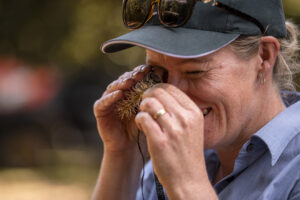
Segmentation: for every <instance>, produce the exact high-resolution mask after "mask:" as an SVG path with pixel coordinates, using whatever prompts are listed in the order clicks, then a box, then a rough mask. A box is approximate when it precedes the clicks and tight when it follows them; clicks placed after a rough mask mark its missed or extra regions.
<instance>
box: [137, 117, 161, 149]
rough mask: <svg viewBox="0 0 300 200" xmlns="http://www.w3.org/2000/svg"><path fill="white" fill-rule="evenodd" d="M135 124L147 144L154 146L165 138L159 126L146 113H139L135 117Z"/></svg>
mask: <svg viewBox="0 0 300 200" xmlns="http://www.w3.org/2000/svg"><path fill="white" fill-rule="evenodd" d="M135 122H136V124H137V126H138V128H139V129H140V130H142V131H143V132H144V133H145V135H146V137H147V140H148V144H149V142H150V144H155V143H157V142H158V141H160V140H161V139H162V138H164V137H165V135H164V133H163V132H162V130H161V128H160V126H159V125H158V124H157V123H156V121H155V120H154V119H153V118H152V117H151V116H150V114H149V113H147V112H139V113H138V114H137V115H136V117H135Z"/></svg>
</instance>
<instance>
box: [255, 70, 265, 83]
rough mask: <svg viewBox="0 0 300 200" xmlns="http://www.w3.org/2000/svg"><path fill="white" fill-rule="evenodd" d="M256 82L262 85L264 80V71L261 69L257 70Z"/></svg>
mask: <svg viewBox="0 0 300 200" xmlns="http://www.w3.org/2000/svg"><path fill="white" fill-rule="evenodd" d="M257 79H258V82H259V83H260V85H264V84H265V82H266V78H265V76H264V73H263V72H262V71H260V72H258V76H257Z"/></svg>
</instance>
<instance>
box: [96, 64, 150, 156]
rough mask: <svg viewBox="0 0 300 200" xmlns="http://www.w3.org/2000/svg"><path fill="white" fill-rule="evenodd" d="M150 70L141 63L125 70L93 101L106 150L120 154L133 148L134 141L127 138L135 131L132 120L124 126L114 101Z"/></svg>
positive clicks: (119, 98) (121, 96) (120, 97)
mask: <svg viewBox="0 0 300 200" xmlns="http://www.w3.org/2000/svg"><path fill="white" fill-rule="evenodd" d="M150 70H151V68H150V67H148V66H146V65H141V66H138V67H136V68H135V69H134V70H133V71H131V72H126V73H125V74H123V75H122V76H120V77H119V78H118V79H117V80H115V81H113V82H112V83H111V84H110V85H108V87H107V89H106V91H105V92H104V93H103V95H102V97H101V98H100V99H99V100H97V101H96V102H95V104H94V114H95V117H96V120H97V127H98V131H99V134H100V137H101V139H102V141H103V143H104V149H105V151H106V152H107V151H108V152H111V153H117V154H118V153H121V154H122V153H124V152H126V151H131V150H133V149H134V148H135V146H136V143H135V142H134V141H131V140H129V137H128V134H129V132H131V131H137V128H136V125H135V122H134V120H132V121H131V122H130V124H129V125H128V126H127V127H124V124H122V121H121V120H120V118H119V116H118V115H117V114H116V112H115V110H114V109H115V105H116V102H118V101H119V100H121V99H122V98H123V97H124V96H123V95H124V91H127V90H129V89H130V88H131V87H132V86H133V85H134V84H135V83H136V82H138V81H140V80H142V79H143V77H144V76H145V74H147V73H148V72H149V71H150Z"/></svg>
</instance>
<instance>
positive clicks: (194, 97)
mask: <svg viewBox="0 0 300 200" xmlns="http://www.w3.org/2000/svg"><path fill="white" fill-rule="evenodd" d="M137 2H138V1H137ZM137 2H135V3H137ZM145 2H146V1H145ZM168 2H170V1H161V2H160V7H159V13H158V15H154V16H153V17H152V18H151V20H150V21H148V22H147V20H146V18H145V20H139V19H135V18H134V16H135V15H137V13H134V12H135V10H134V9H132V5H131V3H132V1H124V5H123V8H124V10H123V13H124V16H123V20H124V22H125V24H126V25H127V26H129V27H130V28H134V29H137V28H139V29H137V30H135V31H132V32H130V33H129V34H127V35H124V36H121V37H119V38H117V39H113V40H111V41H108V42H107V43H105V44H104V45H103V48H102V49H103V51H104V52H114V51H118V50H122V49H124V48H128V47H130V46H133V45H138V46H142V47H144V48H146V64H147V67H137V68H135V69H134V70H133V71H132V72H128V73H125V74H124V75H122V76H121V77H120V78H119V79H118V80H116V81H114V82H113V83H111V84H110V85H109V86H108V88H107V90H106V91H105V92H104V94H103V95H102V97H101V98H100V99H99V100H98V101H97V102H96V103H95V107H94V113H95V116H96V119H97V124H98V129H99V133H100V136H101V138H102V140H103V143H104V156H103V161H102V165H101V170H100V175H99V179H98V183H97V185H96V188H95V192H94V196H93V198H94V199H134V198H137V199H143V198H144V199H157V196H156V189H155V181H154V175H153V172H155V174H156V175H157V177H158V180H159V181H160V182H161V184H162V186H163V187H164V189H165V195H166V196H167V197H168V198H169V199H272V200H273V199H300V171H299V165H300V154H299V153H300V146H299V144H300V116H299V114H298V113H299V112H300V103H295V104H294V105H291V106H290V107H288V108H286V105H285V104H284V102H283V100H282V98H281V96H280V90H282V89H294V88H293V84H292V70H294V69H299V65H298V64H297V63H296V62H295V56H296V49H297V31H296V29H295V26H294V25H293V24H292V23H287V24H286V23H285V19H284V15H283V10H282V5H281V1H280V0H265V1H261V0H252V1H251V2H250V1H229V0H227V1H226V0H220V1H217V2H216V1H197V2H196V3H195V5H187V6H185V7H184V8H181V9H178V10H176V9H175V8H177V7H174V9H175V11H178V16H181V17H182V18H180V19H178V21H176V20H174V21H172V22H171V21H170V20H169V21H168V19H166V18H165V16H166V15H167V14H168V13H170V12H169V11H170V10H168V9H170V8H169V7H167V6H165V7H164V5H166V4H167V3H168ZM172 2H173V3H174V4H176V3H177V1H172ZM178 2H179V1H178ZM143 6H144V7H145V5H143ZM143 6H141V7H142V8H143ZM177 6H179V7H180V5H179V4H178V5H177ZM183 10H184V11H186V12H183ZM175 11H174V10H172V12H173V13H174V12H175ZM141 13H147V14H148V12H141ZM186 13H191V14H190V15H191V16H189V15H186ZM185 15H186V16H185ZM145 16H146V15H145ZM176 16H177V15H176ZM173 17H174V16H173ZM170 19H171V18H170ZM172 19H173V18H172ZM145 22H147V24H146V25H145V26H143V25H144V23H145ZM141 26H143V27H142V28H140V27H141ZM170 26H172V27H170ZM152 67H156V68H162V69H164V70H166V71H167V81H166V83H162V84H158V85H156V86H154V87H152V88H150V89H148V90H147V91H146V92H145V93H144V94H143V100H142V102H141V104H140V107H139V110H140V112H139V113H138V114H137V115H136V116H135V119H134V120H135V123H133V124H136V126H137V127H138V129H139V130H141V131H143V133H144V134H145V137H146V141H147V150H148V151H149V154H150V157H151V161H149V162H148V163H147V165H146V166H145V174H144V180H143V181H142V184H140V185H139V175H140V172H141V169H142V161H141V159H138V158H139V150H138V146H137V145H136V142H135V141H131V140H129V138H128V134H132V133H130V132H132V131H133V132H134V130H135V129H134V128H133V129H130V130H129V129H126V128H124V126H123V125H122V122H121V120H120V119H119V118H118V116H116V115H115V112H113V111H114V109H115V105H116V103H117V102H118V101H119V100H121V99H123V98H124V92H125V91H127V90H130V88H131V87H132V86H133V85H134V84H135V83H136V82H138V81H140V80H141V79H142V78H143V77H144V76H145V75H146V74H147V73H148V72H149V71H150V69H151V68H152ZM292 95H294V93H292ZM285 96H287V97H288V96H289V94H285Z"/></svg>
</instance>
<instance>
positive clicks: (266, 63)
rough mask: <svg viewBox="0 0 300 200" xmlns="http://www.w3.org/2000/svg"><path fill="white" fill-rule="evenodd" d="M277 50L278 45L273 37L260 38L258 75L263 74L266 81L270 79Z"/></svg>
mask: <svg viewBox="0 0 300 200" xmlns="http://www.w3.org/2000/svg"><path fill="white" fill-rule="evenodd" d="M279 50H280V44H279V42H278V40H277V39H276V38H275V37H272V36H264V37H262V38H261V41H260V47H259V56H260V59H261V62H260V67H259V68H260V69H259V73H263V75H264V76H265V77H266V79H269V78H272V72H273V68H274V65H275V63H276V59H277V55H278V52H279Z"/></svg>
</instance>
